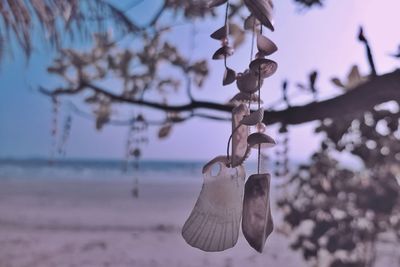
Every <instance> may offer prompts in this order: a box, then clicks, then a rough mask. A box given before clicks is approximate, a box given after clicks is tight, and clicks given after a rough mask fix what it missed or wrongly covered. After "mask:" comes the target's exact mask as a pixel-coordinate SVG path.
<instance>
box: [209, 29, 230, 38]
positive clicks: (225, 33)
mask: <svg viewBox="0 0 400 267" xmlns="http://www.w3.org/2000/svg"><path fill="white" fill-rule="evenodd" d="M227 36H228V31H227V28H226V26H222V27H221V28H219V29H218V30H216V31H215V32H213V33H212V34H211V35H210V37H211V38H213V39H215V40H222V39H225V38H226V37H227Z"/></svg>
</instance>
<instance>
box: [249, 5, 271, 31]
mask: <svg viewBox="0 0 400 267" xmlns="http://www.w3.org/2000/svg"><path fill="white" fill-rule="evenodd" d="M244 4H245V5H246V6H247V8H248V9H249V10H250V12H251V14H252V15H253V16H254V17H256V18H257V19H258V20H259V21H260V22H261V23H262V24H263V25H264V26H265V27H267V28H268V29H270V30H271V31H274V30H275V29H274V26H273V22H272V10H273V4H272V1H271V0H244Z"/></svg>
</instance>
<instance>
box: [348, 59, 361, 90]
mask: <svg viewBox="0 0 400 267" xmlns="http://www.w3.org/2000/svg"><path fill="white" fill-rule="evenodd" d="M347 79H348V84H347V86H346V87H347V88H349V89H352V88H354V87H357V86H358V85H359V84H360V83H361V81H362V80H361V74H360V71H359V69H358V66H357V65H354V66H353V67H352V68H351V70H350V73H349V75H348V76H347Z"/></svg>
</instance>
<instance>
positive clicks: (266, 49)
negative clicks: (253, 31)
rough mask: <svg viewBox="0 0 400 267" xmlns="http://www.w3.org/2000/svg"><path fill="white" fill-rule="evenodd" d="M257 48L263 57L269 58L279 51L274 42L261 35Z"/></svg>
mask: <svg viewBox="0 0 400 267" xmlns="http://www.w3.org/2000/svg"><path fill="white" fill-rule="evenodd" d="M257 48H258V51H259V52H260V54H261V55H262V56H269V55H271V54H273V53H275V52H276V51H277V50H278V47H277V46H276V44H275V43H274V42H272V41H271V40H270V39H269V38H267V37H265V36H263V35H261V34H258V35H257Z"/></svg>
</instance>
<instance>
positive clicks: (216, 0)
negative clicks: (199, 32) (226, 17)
mask: <svg viewBox="0 0 400 267" xmlns="http://www.w3.org/2000/svg"><path fill="white" fill-rule="evenodd" d="M227 1H228V0H211V1H210V2H208V4H207V6H208V8H213V7H216V6H220V5H223V4H225V3H226V2H227Z"/></svg>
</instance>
